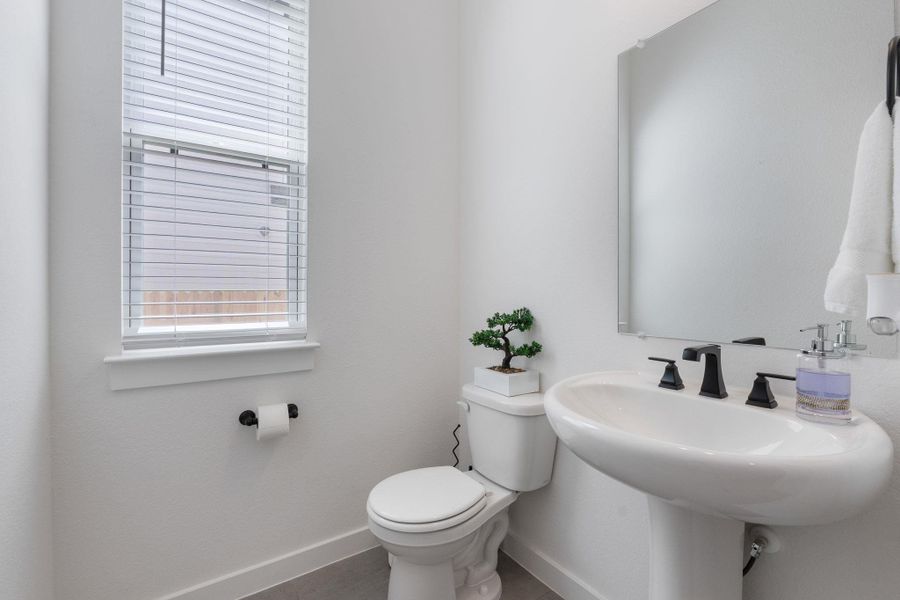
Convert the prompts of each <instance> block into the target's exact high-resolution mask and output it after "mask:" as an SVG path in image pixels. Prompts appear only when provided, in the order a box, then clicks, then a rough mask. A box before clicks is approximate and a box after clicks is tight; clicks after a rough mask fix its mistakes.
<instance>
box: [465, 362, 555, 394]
mask: <svg viewBox="0 0 900 600" xmlns="http://www.w3.org/2000/svg"><path fill="white" fill-rule="evenodd" d="M475 385H477V386H478V387H480V388H484V389H486V390H490V391H492V392H496V393H498V394H503V395H504V396H520V395H522V394H530V393H532V392H537V391H538V390H540V389H541V374H540V373H539V372H538V371H532V370H530V369H529V370H527V371H522V372H521V373H501V372H500V371H494V370H493V369H486V368H484V367H475Z"/></svg>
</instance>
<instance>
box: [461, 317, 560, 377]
mask: <svg viewBox="0 0 900 600" xmlns="http://www.w3.org/2000/svg"><path fill="white" fill-rule="evenodd" d="M533 325H534V316H533V315H532V314H531V311H530V310H528V309H527V308H525V307H522V308H518V309H516V310H514V311H512V312H511V313H494V314H493V316H490V317H488V318H487V326H488V328H489V329H482V330H481V331H476V332H475V333H473V334H472V337H470V338H469V341H470V342H471V343H472V345H473V346H484V347H485V348H490V349H492V350H500V351H502V352H503V364H502V365H501V367H502V368H504V369H509V368H510V361H512V359H513V357H515V356H524V357H526V358H531V357H533V356H535V355H536V354H538V353H539V352H540V351H541V350H542V347H541V345H540V344H539V343H537V342H530V343H527V344H522V345H521V346H514V345H513V344H512V343H511V342H510V340H509V334H510V333H512V332H513V331H522V332H525V331H528V330H529V329H531V327H532V326H533Z"/></svg>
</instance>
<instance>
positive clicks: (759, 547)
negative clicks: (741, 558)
mask: <svg viewBox="0 0 900 600" xmlns="http://www.w3.org/2000/svg"><path fill="white" fill-rule="evenodd" d="M768 545H769V540H767V539H766V538H764V537H761V536H760V537H758V538H756V539H755V540H753V543H752V544H750V560H748V561H747V564H746V565H744V576H745V577H746V575H747V573H749V572H750V569H752V568H753V565H755V564H756V559H757V558H759V555H760V554H762V553H763V552H764V551H765V550H766V546H768Z"/></svg>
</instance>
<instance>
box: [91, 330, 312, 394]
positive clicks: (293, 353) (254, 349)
mask: <svg viewBox="0 0 900 600" xmlns="http://www.w3.org/2000/svg"><path fill="white" fill-rule="evenodd" d="M318 347H319V344H317V343H314V342H308V341H282V342H256V343H246V344H225V345H221V346H195V347H186V348H166V349H155V350H124V351H122V353H121V354H118V355H115V356H107V357H106V358H105V359H103V362H104V363H106V372H107V375H108V377H109V387H110V389H113V390H132V389H137V388H147V387H157V386H163V385H178V384H182V383H195V382H199V381H219V380H222V379H235V378H238V377H251V376H253V375H272V374H275V373H293V372H296V371H310V370H312V368H313V366H314V363H315V349H316V348H318Z"/></svg>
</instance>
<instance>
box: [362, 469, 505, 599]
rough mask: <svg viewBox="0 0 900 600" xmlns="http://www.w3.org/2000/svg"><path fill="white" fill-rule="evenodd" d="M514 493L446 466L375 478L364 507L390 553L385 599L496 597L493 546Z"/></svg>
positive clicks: (497, 543)
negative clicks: (388, 579)
mask: <svg viewBox="0 0 900 600" xmlns="http://www.w3.org/2000/svg"><path fill="white" fill-rule="evenodd" d="M429 493H430V494H431V497H429ZM439 495H443V498H438V497H437V496H439ZM518 495H519V494H518V493H517V492H514V491H511V490H508V489H506V488H504V487H502V486H499V485H497V484H495V483H493V482H491V481H490V480H488V479H486V478H484V477H483V476H482V475H480V474H479V473H478V472H476V471H469V472H468V473H462V472H461V471H457V470H456V469H454V468H453V467H431V468H426V469H417V470H415V471H406V472H405V473H400V474H399V475H395V476H393V477H389V478H388V479H385V480H384V481H382V482H381V483H380V484H378V485H377V486H376V487H375V488H374V489H373V490H372V493H371V494H370V495H369V501H368V503H367V506H366V509H367V512H368V515H369V529H371V531H372V533H374V534H375V537H376V538H378V541H379V542H380V543H381V545H382V546H384V548H385V549H386V550H387V551H388V552H389V553H390V556H391V581H390V591H389V594H388V598H389V599H390V600H462V599H466V600H469V599H472V600H475V599H476V598H477V599H478V600H497V599H498V598H499V597H500V579H499V577H498V576H497V551H498V549H499V547H500V542H501V541H503V538H504V537H505V536H506V531H507V528H508V526H509V518H508V516H507V510H508V507H509V505H510V504H512V503H513V502H514V501H515V500H516V498H517V497H518ZM416 498H418V501H416V500H415V499H416ZM403 509H407V512H403ZM454 512H456V513H457V514H453V513H454ZM386 515H390V518H388V517H387V516H386ZM426 519H427V520H426ZM410 521H413V522H410Z"/></svg>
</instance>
